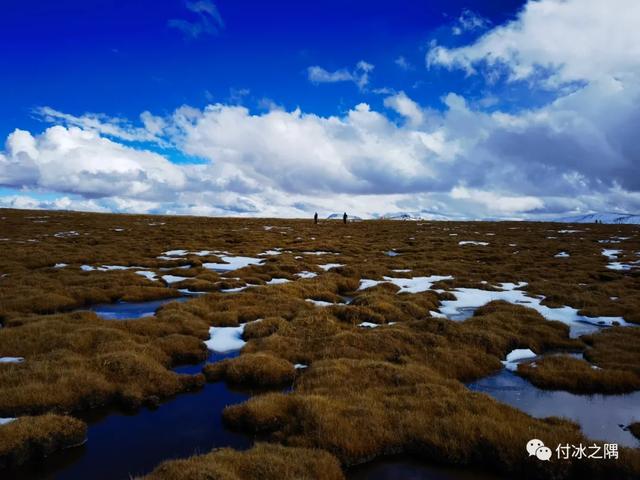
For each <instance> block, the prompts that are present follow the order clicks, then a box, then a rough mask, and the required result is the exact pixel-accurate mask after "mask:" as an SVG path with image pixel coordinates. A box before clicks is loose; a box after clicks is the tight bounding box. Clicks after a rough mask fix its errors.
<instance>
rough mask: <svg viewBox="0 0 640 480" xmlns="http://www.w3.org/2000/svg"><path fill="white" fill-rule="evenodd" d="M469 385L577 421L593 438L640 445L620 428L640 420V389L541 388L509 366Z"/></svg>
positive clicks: (534, 411) (537, 413)
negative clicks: (622, 392)
mask: <svg viewBox="0 0 640 480" xmlns="http://www.w3.org/2000/svg"><path fill="white" fill-rule="evenodd" d="M467 387H468V388H470V389H471V390H474V391H478V392H483V393H486V394H488V395H491V396H492V397H493V398H495V399H496V400H499V401H501V402H503V403H506V404H509V405H511V406H513V407H516V408H518V409H520V410H522V411H523V412H526V413H528V414H529V415H531V416H533V417H537V418H543V417H550V416H556V417H565V418H568V419H570V420H573V421H575V422H577V423H578V424H580V426H581V427H582V431H583V432H584V434H585V435H586V436H587V437H589V438H591V439H593V440H598V441H602V442H609V443H618V444H619V445H621V446H622V445H624V446H627V447H636V448H637V447H640V442H639V441H638V440H637V439H636V438H635V437H634V436H633V435H632V434H631V433H630V432H628V431H625V430H623V429H622V427H620V425H623V426H626V425H628V424H629V423H632V422H633V421H638V420H640V392H634V393H629V394H626V395H600V394H598V395H576V394H573V393H569V392H564V391H555V390H554V391H551V390H541V389H539V388H537V387H535V386H534V385H532V384H531V383H529V382H528V381H526V380H525V379H523V378H521V377H519V376H518V375H516V374H515V373H512V372H510V371H508V370H506V369H504V370H502V371H500V372H499V373H497V374H495V375H492V376H490V377H486V378H483V379H480V380H477V381H475V382H472V383H469V384H467Z"/></svg>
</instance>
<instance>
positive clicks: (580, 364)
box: [518, 355, 640, 394]
mask: <svg viewBox="0 0 640 480" xmlns="http://www.w3.org/2000/svg"><path fill="white" fill-rule="evenodd" d="M518 374H519V375H521V376H522V377H524V378H526V379H527V380H529V381H530V382H531V383H533V384H534V385H535V386H537V387H540V388H544V389H548V390H567V391H569V392H572V393H608V394H613V393H628V392H633V391H635V390H640V376H638V375H637V374H635V373H634V372H631V371H628V370H611V369H607V370H602V369H594V368H592V366H591V365H590V364H589V363H588V362H585V361H584V360H580V359H577V358H572V357H568V356H562V355H558V356H552V357H547V358H543V359H541V360H537V361H536V362H535V364H532V363H524V364H521V365H519V366H518Z"/></svg>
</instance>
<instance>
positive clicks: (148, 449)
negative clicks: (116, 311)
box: [1, 352, 252, 480]
mask: <svg viewBox="0 0 640 480" xmlns="http://www.w3.org/2000/svg"><path fill="white" fill-rule="evenodd" d="M237 355H238V352H229V353H227V354H218V353H214V352H211V354H210V357H209V359H208V361H212V360H214V361H215V360H220V359H222V358H230V357H234V356H237ZM203 365H204V362H203V363H201V364H198V365H185V366H181V367H177V368H175V369H174V371H176V372H177V373H200V372H201V370H202V367H203ZM249 396H250V395H249V393H247V392H240V391H235V390H233V389H230V388H229V387H228V386H227V385H226V384H225V383H223V382H218V383H211V384H207V385H205V387H204V388H203V389H201V390H198V391H195V392H191V393H186V394H181V395H179V396H177V397H175V398H173V399H171V400H169V401H167V402H165V403H163V404H161V405H160V407H159V408H157V409H155V410H149V409H142V410H140V411H138V412H135V413H130V414H128V413H123V412H120V411H114V410H108V411H107V410H105V411H102V412H91V414H90V415H87V416H83V417H82V418H83V420H85V421H87V423H88V424H89V430H88V434H87V442H86V443H85V444H84V445H82V446H80V447H75V448H71V449H68V450H65V451H63V452H59V453H56V454H54V455H52V456H51V457H50V458H47V459H45V460H44V461H43V462H41V463H39V464H37V465H29V466H28V467H24V468H21V469H20V470H17V471H13V472H2V474H3V475H2V477H1V478H2V479H3V480H4V479H6V480H18V479H20V480H23V479H41V478H43V479H44V478H46V479H56V480H58V479H60V480H86V479H91V480H114V479H115V480H118V479H123V480H128V479H129V478H130V477H132V476H135V475H141V474H145V473H148V472H150V471H151V470H153V469H154V468H155V467H156V466H157V465H158V464H159V463H161V462H162V461H164V460H170V459H172V458H181V457H188V456H190V455H194V454H199V453H207V452H209V451H210V450H211V449H213V448H216V447H232V448H236V449H246V448H249V447H250V446H251V443H252V440H251V438H250V437H248V436H245V435H242V434H240V433H236V432H232V431H230V430H228V429H226V428H225V427H224V426H223V424H222V410H223V409H224V408H225V407H226V406H227V405H232V404H235V403H240V402H243V401H245V400H246V399H248V398H249ZM5 473H6V475H5Z"/></svg>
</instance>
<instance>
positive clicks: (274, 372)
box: [202, 353, 296, 387]
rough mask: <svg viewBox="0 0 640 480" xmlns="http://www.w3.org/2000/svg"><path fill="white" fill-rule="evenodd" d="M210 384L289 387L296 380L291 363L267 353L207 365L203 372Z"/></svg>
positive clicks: (241, 356)
mask: <svg viewBox="0 0 640 480" xmlns="http://www.w3.org/2000/svg"><path fill="white" fill-rule="evenodd" d="M202 372H203V373H204V376H205V377H206V379H207V380H208V381H209V382H218V381H220V380H226V381H227V382H229V383H233V384H237V385H243V386H255V387H278V386H282V385H288V384H290V383H291V382H293V379H294V378H295V374H296V372H295V368H294V367H293V364H291V362H288V361H287V360H284V359H282V358H278V357H274V356H273V355H269V354H266V353H247V354H243V355H240V356H239V357H236V358H231V359H226V360H222V361H220V362H216V363H210V364H208V365H205V367H204V369H203V370H202Z"/></svg>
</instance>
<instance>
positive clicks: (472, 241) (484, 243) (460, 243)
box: [458, 240, 489, 247]
mask: <svg viewBox="0 0 640 480" xmlns="http://www.w3.org/2000/svg"><path fill="white" fill-rule="evenodd" d="M458 245H479V246H481V247H486V246H487V245H489V242H477V241H475V240H462V241H460V242H458Z"/></svg>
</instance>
